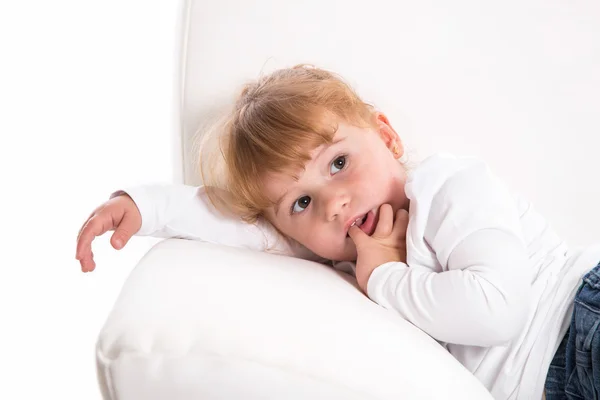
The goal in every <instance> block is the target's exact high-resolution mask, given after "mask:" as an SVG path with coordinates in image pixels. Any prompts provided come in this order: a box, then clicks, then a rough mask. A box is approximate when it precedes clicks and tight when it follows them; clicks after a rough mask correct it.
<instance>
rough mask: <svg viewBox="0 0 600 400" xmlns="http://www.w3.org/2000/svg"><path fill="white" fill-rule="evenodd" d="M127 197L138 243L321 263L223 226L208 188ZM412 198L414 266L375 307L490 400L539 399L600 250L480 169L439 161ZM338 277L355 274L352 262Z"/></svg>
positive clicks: (154, 189) (396, 267)
mask: <svg viewBox="0 0 600 400" xmlns="http://www.w3.org/2000/svg"><path fill="white" fill-rule="evenodd" d="M126 192H127V193H128V194H129V195H130V196H131V197H132V198H133V200H134V201H135V202H136V204H137V206H138V208H139V209H140V212H141V215H142V227H141V229H140V231H139V232H138V233H137V234H138V235H152V236H158V237H180V238H186V239H196V240H203V241H207V242H212V243H219V244H225V245H230V246H238V247H247V248H251V249H257V250H263V251H264V250H268V251H272V252H276V253H280V254H288V255H291V256H295V257H301V258H306V259H312V260H317V261H324V260H322V259H319V257H317V256H315V255H314V254H312V253H310V252H309V251H308V250H306V249H304V248H303V247H302V246H300V245H298V244H296V243H294V242H293V241H289V240H287V239H285V238H283V237H281V236H280V235H279V234H278V233H277V231H276V230H275V229H273V228H272V227H271V226H270V225H269V224H268V223H266V222H264V221H260V222H259V223H257V224H253V225H251V224H246V223H243V222H241V221H239V220H237V219H234V218H227V217H223V216H222V215H220V214H218V213H217V212H216V211H214V209H213V208H212V207H211V206H210V204H209V202H208V199H207V196H206V194H205V192H204V190H203V188H202V187H190V186H183V185H156V186H142V187H137V188H131V189H128V190H127V191H126ZM405 192H406V195H407V197H408V198H409V199H410V210H409V224H408V227H407V233H406V244H407V262H406V264H405V263H401V262H390V263H386V264H383V265H381V266H379V267H378V268H377V269H375V270H374V271H373V273H372V275H371V277H370V278H369V282H368V287H367V292H368V295H369V297H370V298H371V299H372V300H374V301H375V302H377V303H378V304H380V305H381V306H383V307H386V308H388V309H391V310H394V311H395V312H398V313H399V314H400V315H402V316H403V317H404V318H405V319H407V320H408V321H410V322H411V323H413V324H414V325H416V326H417V327H419V328H420V329H422V330H423V331H425V332H426V333H427V334H429V335H430V336H432V337H433V338H434V339H436V340H437V341H439V342H440V343H441V344H442V345H443V346H445V347H446V349H447V350H448V351H449V352H450V353H451V354H452V355H453V356H454V357H455V358H456V359H457V360H458V361H459V362H461V363H462V364H463V365H464V366H465V367H466V368H467V369H468V370H469V371H471V372H472V373H473V374H474V375H475V376H476V377H477V378H478V379H479V380H480V381H481V382H482V383H483V384H484V385H485V386H486V387H487V388H488V389H489V390H490V392H491V393H492V395H493V396H494V398H496V399H526V400H529V399H540V398H541V397H542V392H543V388H544V382H545V378H546V373H547V370H548V366H549V364H550V362H551V360H552V357H553V355H554V352H555V351H556V348H557V347H558V345H559V343H560V340H561V339H562V337H563V335H564V334H565V332H566V329H567V328H568V324H569V322H570V317H571V314H572V303H573V299H574V295H575V292H576V290H577V288H578V286H579V284H580V281H581V277H582V276H583V274H584V273H585V272H587V271H588V270H590V269H591V268H593V267H594V266H595V265H596V264H597V263H598V261H600V244H599V245H598V246H594V247H590V248H587V249H583V250H577V251H571V250H570V249H569V248H568V247H567V245H566V244H565V243H564V242H563V241H562V240H561V239H560V238H559V237H558V236H557V235H556V234H555V232H554V231H553V230H552V229H551V228H550V227H549V225H548V223H547V222H546V221H545V219H544V218H543V217H541V216H540V215H539V214H538V213H537V212H536V211H535V210H534V209H533V208H532V206H531V205H530V204H529V203H528V202H526V201H524V200H523V199H521V198H519V197H517V196H513V195H512V194H511V193H510V192H509V191H508V189H507V188H506V187H505V186H504V185H503V184H502V183H501V182H500V181H499V180H498V179H497V178H496V177H495V176H494V175H493V174H492V173H491V172H490V171H489V169H488V168H487V167H486V165H485V164H484V163H482V162H480V161H478V160H475V159H466V158H456V157H452V156H449V155H436V156H432V157H430V158H428V159H427V160H425V161H423V162H422V163H421V164H420V165H419V166H418V167H416V168H415V169H414V170H412V171H410V172H409V176H408V179H407V183H406V187H405ZM118 193H120V192H116V193H115V194H118ZM115 194H113V195H115ZM334 266H335V267H336V268H339V269H342V270H345V271H347V272H352V271H353V269H354V265H353V263H349V262H341V263H334Z"/></svg>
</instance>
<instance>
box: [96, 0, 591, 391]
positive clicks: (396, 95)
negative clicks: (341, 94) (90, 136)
mask: <svg viewBox="0 0 600 400" xmlns="http://www.w3.org/2000/svg"><path fill="white" fill-rule="evenodd" d="M586 7H587V8H586ZM182 9H183V10H182V23H181V38H182V41H181V43H182V46H181V53H180V57H179V59H178V62H179V63H180V66H181V68H180V70H181V74H180V76H178V82H179V87H180V88H181V91H180V93H179V96H178V99H177V100H178V104H177V111H178V115H177V118H176V119H177V123H178V125H177V128H176V129H175V132H176V135H175V136H176V139H175V140H176V141H178V143H181V145H182V152H181V155H182V157H181V159H180V160H179V161H178V162H179V165H178V166H179V168H180V169H181V176H182V180H183V181H184V182H185V183H188V184H198V183H199V180H198V175H197V171H196V169H195V158H194V152H195V147H194V143H195V134H196V132H197V130H198V127H199V126H201V125H202V123H203V122H204V121H205V120H207V119H209V118H210V117H211V115H212V113H213V112H214V111H215V110H217V109H219V108H220V107H221V106H222V105H223V104H225V103H226V102H227V101H229V100H230V99H231V96H232V95H233V94H234V93H235V92H234V89H235V88H237V87H238V86H239V84H240V83H242V82H243V81H244V80H246V79H249V78H252V77H255V76H256V75H257V74H258V73H259V72H260V71H261V70H265V71H268V70H272V69H273V68H276V67H280V66H289V65H293V64H295V63H299V62H309V63H314V64H318V65H319V66H322V67H325V68H330V69H333V70H336V71H338V72H340V73H341V74H342V75H344V76H345V77H347V78H348V80H349V81H350V83H352V84H354V85H355V87H356V88H357V90H358V91H359V93H361V94H362V95H363V97H364V98H365V99H366V100H368V101H372V102H373V103H375V104H376V106H378V107H379V108H380V109H382V110H383V111H384V112H386V113H387V114H388V116H389V117H390V119H391V122H392V124H393V125H394V126H395V127H396V130H397V131H398V132H399V133H400V135H401V136H402V137H403V138H405V139H406V143H407V145H408V146H409V147H410V148H413V149H414V148H418V149H419V153H415V152H413V154H412V157H413V160H415V161H418V160H419V159H420V158H423V157H425V156H426V155H428V154H430V153H432V152H435V151H438V150H444V151H450V152H454V153H459V154H469V155H476V156H480V157H482V158H485V159H486V161H488V162H489V163H490V164H491V166H492V168H494V169H495V171H496V172H497V173H498V174H499V175H501V176H503V177H504V178H506V179H507V180H508V181H509V182H510V183H511V184H512V185H513V187H514V188H515V189H516V190H519V191H521V192H524V193H525V194H526V195H527V196H528V197H529V198H530V199H531V200H533V202H534V203H536V204H537V205H539V206H541V207H539V208H541V209H542V211H544V213H545V214H546V215H547V217H548V218H549V220H550V221H551V222H552V223H553V224H554V225H555V227H556V228H557V229H558V230H559V231H560V232H562V233H564V235H565V236H566V237H567V238H568V239H569V240H570V241H571V242H573V244H577V245H584V244H588V243H589V242H591V241H592V240H593V239H594V230H595V229H597V226H600V215H599V214H600V213H597V212H594V208H595V207H596V205H595V204H593V197H594V196H595V197H596V199H597V195H598V189H597V187H595V188H593V189H592V191H590V189H589V185H583V184H582V183H581V182H586V181H587V182H596V181H597V173H598V167H597V161H595V160H594V157H596V156H597V155H596V153H597V148H598V144H600V143H599V142H598V139H597V137H598V135H597V132H598V131H599V130H600V119H598V118H597V115H598V111H599V108H600V106H599V105H598V104H597V103H594V100H596V101H597V93H600V81H599V80H597V79H593V77H594V76H596V75H595V73H596V72H595V71H598V70H600V59H599V57H598V54H600V53H599V52H598V46H599V43H600V30H599V28H598V25H597V24H595V23H594V21H595V20H596V19H597V18H598V17H600V10H599V9H598V7H596V6H595V5H593V4H592V2H590V3H589V4H584V3H581V2H580V3H578V4H573V3H564V4H563V3H560V4H559V3H556V4H554V6H553V7H550V6H549V5H548V4H547V2H536V1H533V0H526V1H519V2H512V1H508V2H494V3H491V2H488V3H487V4H485V5H484V4H482V3H480V2H475V1H466V0H461V1H455V2H450V3H448V2H445V1H442V0H439V1H432V2H413V1H371V2H364V1H341V0H339V1H335V0H306V1H303V2H284V1H277V0H255V1H252V2H245V1H242V0H220V1H218V2H206V1H192V0H189V1H185V2H183V6H182ZM594 49H595V50H594ZM594 51H595V52H594ZM594 104H595V105H594ZM565 138H567V139H565ZM565 140H568V143H569V146H566V145H565ZM572 177H577V178H579V179H572ZM531 182H535V183H536V185H532V184H531ZM557 187H560V188H561V190H556V188H557ZM588 197H589V198H588ZM573 198H575V199H576V204H577V207H570V205H571V204H573V203H572V200H573ZM564 210H568V212H564ZM97 367H98V368H97V370H98V379H99V383H100V388H101V390H102V394H103V396H104V398H105V399H106V400H108V399H110V400H116V399H119V400H130V399H131V400H133V399H135V400H139V399H173V400H178V399H250V400H254V399H345V400H349V399H489V398H490V395H489V394H488V393H487V392H486V390H485V389H484V388H483V386H482V385H481V384H480V383H479V382H478V381H477V380H475V379H474V378H473V377H472V376H471V375H470V374H469V373H468V372H467V371H466V370H465V369H464V368H463V367H462V366H461V365H460V364H458V363H457V362H456V361H455V360H454V359H453V358H452V357H451V356H449V355H448V353H447V352H446V351H445V350H444V349H443V348H442V347H441V346H439V345H438V344H437V343H436V342H435V341H434V340H432V339H431V338H429V337H428V336H427V335H425V334H424V333H423V332H421V331H419V330H418V329H417V328H415V327H414V326H412V325H411V324H409V323H407V322H405V321H404V320H402V319H401V318H400V317H398V316H397V315H395V314H394V313H392V312H390V311H386V310H384V309H383V308H381V307H379V306H378V305H376V304H374V303H373V302H371V301H370V300H369V299H368V298H366V297H365V296H363V295H362V294H361V293H360V292H359V291H358V289H357V288H356V286H355V283H354V282H353V279H352V278H351V277H349V276H346V275H344V274H341V273H338V272H335V271H333V270H331V269H329V268H327V267H325V266H322V265H318V264H315V263H311V262H308V261H302V260H295V259H291V258H285V257H281V256H274V255H267V254H262V253H256V252H250V251H248V250H242V249H235V248H228V247H224V246H218V245H213V244H208V243H202V242H192V241H185V240H177V239H169V240H166V241H163V242H161V243H160V244H158V245H157V246H155V247H154V248H153V249H152V250H151V251H150V252H149V253H148V254H147V255H146V256H145V257H144V258H143V259H142V260H141V261H140V262H139V264H138V265H137V267H136V268H135V270H134V271H133V272H132V274H131V276H130V277H129V279H128V280H127V282H126V283H125V285H124V287H123V290H122V293H121V295H120V296H119V298H118V299H117V301H116V303H115V305H114V309H113V311H112V313H111V314H110V316H109V318H108V320H107V321H106V324H105V326H104V328H103V329H102V331H101V332H100V335H99V339H98V345H97Z"/></svg>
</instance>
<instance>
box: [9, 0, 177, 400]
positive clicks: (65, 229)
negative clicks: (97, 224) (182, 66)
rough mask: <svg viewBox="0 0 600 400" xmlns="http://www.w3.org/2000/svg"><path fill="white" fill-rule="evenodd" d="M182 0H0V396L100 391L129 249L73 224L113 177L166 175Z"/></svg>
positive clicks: (131, 262)
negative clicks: (89, 252)
mask: <svg viewBox="0 0 600 400" xmlns="http://www.w3.org/2000/svg"><path fill="white" fill-rule="evenodd" d="M178 13H179V4H178V2H177V1H158V0H144V1H142V0H127V1H124V0H119V1H117V0H104V1H94V2H91V1H81V0H78V1H75V0H73V1H68V0H58V1H41V0H37V1H26V2H18V1H4V0H3V1H2V2H1V3H0V57H1V58H0V166H1V168H0V171H1V172H0V173H1V174H2V179H1V185H2V186H1V189H0V190H1V197H0V202H1V204H0V213H1V214H2V217H1V220H2V229H1V230H0V232H1V233H0V235H1V236H2V237H1V241H0V268H1V270H0V271H1V275H0V307H1V309H0V321H1V324H2V327H1V328H0V377H1V378H0V399H11V400H12V399H37V398H39V399H86V400H88V399H99V398H100V394H99V391H98V384H97V382H96V372H95V359H94V347H95V343H96V339H97V337H98V333H99V331H100V329H101V327H102V324H103V323H104V321H105V319H106V317H107V315H108V313H109V311H110V309H111V307H112V305H113V303H114V301H115V299H116V297H117V295H118V293H119V291H120V288H121V285H122V284H123V282H124V280H125V279H126V277H127V275H128V274H129V272H130V271H131V269H132V268H133V267H134V266H135V264H136V262H137V260H138V259H139V258H140V257H141V256H142V255H143V254H144V253H145V252H146V250H147V249H148V248H149V247H150V245H151V244H152V243H154V241H153V240H152V239H147V238H133V240H132V241H131V242H130V244H129V245H128V246H127V247H126V248H125V249H123V250H121V251H120V252H117V251H115V250H112V248H111V247H110V244H109V242H108V239H109V236H108V235H105V236H104V237H102V238H100V239H97V240H96V241H95V242H94V251H95V258H96V262H97V264H98V267H97V269H96V271H95V272H93V273H91V274H83V273H81V272H80V269H79V264H78V262H77V261H76V260H75V238H76V235H77V232H78V230H79V227H80V225H81V224H82V223H83V222H84V221H85V219H86V218H87V217H88V215H89V213H90V212H91V211H92V210H93V209H94V208H95V207H96V206H97V205H99V204H100V203H101V202H103V201H105V200H106V199H107V197H108V196H109V194H110V193H111V192H112V191H113V190H115V189H117V188H120V187H123V186H127V185H131V184H139V183H144V182H155V181H165V182H167V181H171V180H172V179H173V176H174V173H175V171H174V168H173V161H172V158H171V154H172V152H171V146H172V137H171V136H170V133H171V132H172V120H171V118H172V107H173V102H172V97H173V85H172V82H173V77H174V73H173V66H174V57H175V46H174V44H175V36H176V35H175V32H176V29H175V24H176V21H177V18H178V17H179V15H178Z"/></svg>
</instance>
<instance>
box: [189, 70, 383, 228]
mask: <svg viewBox="0 0 600 400" xmlns="http://www.w3.org/2000/svg"><path fill="white" fill-rule="evenodd" d="M373 111H374V109H373V107H372V106H371V105H370V104H367V103H365V102H364V101H362V100H361V99H360V97H359V96H358V95H357V94H356V92H355V91H354V90H353V89H352V88H351V87H350V85H348V84H347V83H345V82H344V80H343V79H342V78H341V77H340V76H338V75H336V74H334V73H332V72H329V71H326V70H324V69H320V68H316V67H313V66H310V65H305V64H301V65H296V66H294V67H292V68H285V69H279V70H276V71H274V72H272V73H270V74H268V75H265V76H262V77H260V78H259V79H257V80H256V81H254V82H250V83H247V84H246V85H244V87H243V89H242V91H241V93H240V94H239V96H238V98H237V100H236V101H235V104H234V106H233V109H232V110H231V111H230V112H229V113H228V114H227V115H225V117H224V118H223V119H222V120H221V121H219V122H218V123H217V124H215V125H214V126H213V127H212V129H211V130H210V131H208V132H206V133H205V134H204V137H203V141H202V144H201V148H200V172H201V175H202V180H203V182H204V185H205V187H206V190H207V194H208V197H209V199H210V201H211V203H212V204H213V205H214V206H215V207H216V208H217V209H218V210H219V211H221V212H224V213H229V214H234V215H237V216H239V217H241V218H242V219H243V220H244V221H246V222H255V221H256V220H257V218H258V217H260V216H261V215H262V213H263V212H264V210H265V209H266V208H268V207H270V206H272V205H273V203H272V201H271V200H270V199H268V198H267V196H266V195H265V192H264V190H263V183H262V180H263V179H264V178H265V176H266V174H268V173H273V172H274V173H278V172H286V171H291V170H294V169H297V168H302V167H303V165H304V164H305V163H306V162H307V161H309V160H310V152H311V151H312V150H314V149H315V148H316V147H318V146H320V145H323V144H330V143H331V142H332V139H333V136H334V135H335V132H336V130H337V126H336V122H337V121H339V120H342V121H345V122H347V123H350V124H353V125H356V126H361V127H374V128H376V127H377V125H376V121H375V118H374V113H373Z"/></svg>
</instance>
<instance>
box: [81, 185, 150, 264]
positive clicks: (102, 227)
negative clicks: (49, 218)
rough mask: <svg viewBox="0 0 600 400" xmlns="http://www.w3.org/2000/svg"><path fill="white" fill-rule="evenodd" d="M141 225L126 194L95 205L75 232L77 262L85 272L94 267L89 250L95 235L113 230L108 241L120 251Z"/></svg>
mask: <svg viewBox="0 0 600 400" xmlns="http://www.w3.org/2000/svg"><path fill="white" fill-rule="evenodd" d="M141 227H142V216H141V214H140V211H139V210H138V208H137V206H136V205H135V202H134V201H133V200H132V199H131V197H129V196H128V195H126V194H122V195H120V196H117V197H113V198H112V199H110V200H108V201H107V202H106V203H104V204H102V205H101V206H100V207H98V208H96V209H95V210H94V212H93V213H92V214H91V215H90V217H89V218H88V219H87V221H85V223H84V224H83V226H82V227H81V229H80V230H79V234H78V235H77V253H76V255H75V258H76V259H77V260H79V262H80V264H81V271H83V272H89V271H93V270H94V268H96V263H95V262H94V253H92V241H93V240H94V238H95V237H96V236H100V235H103V234H104V233H105V232H107V231H110V230H115V233H114V234H113V235H112V237H111V239H110V244H111V245H112V246H113V247H114V248H115V249H117V250H120V249H122V248H123V246H125V244H126V243H127V241H129V239H130V238H131V236H133V235H134V234H135V233H137V231H139V230H140V228H141Z"/></svg>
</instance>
